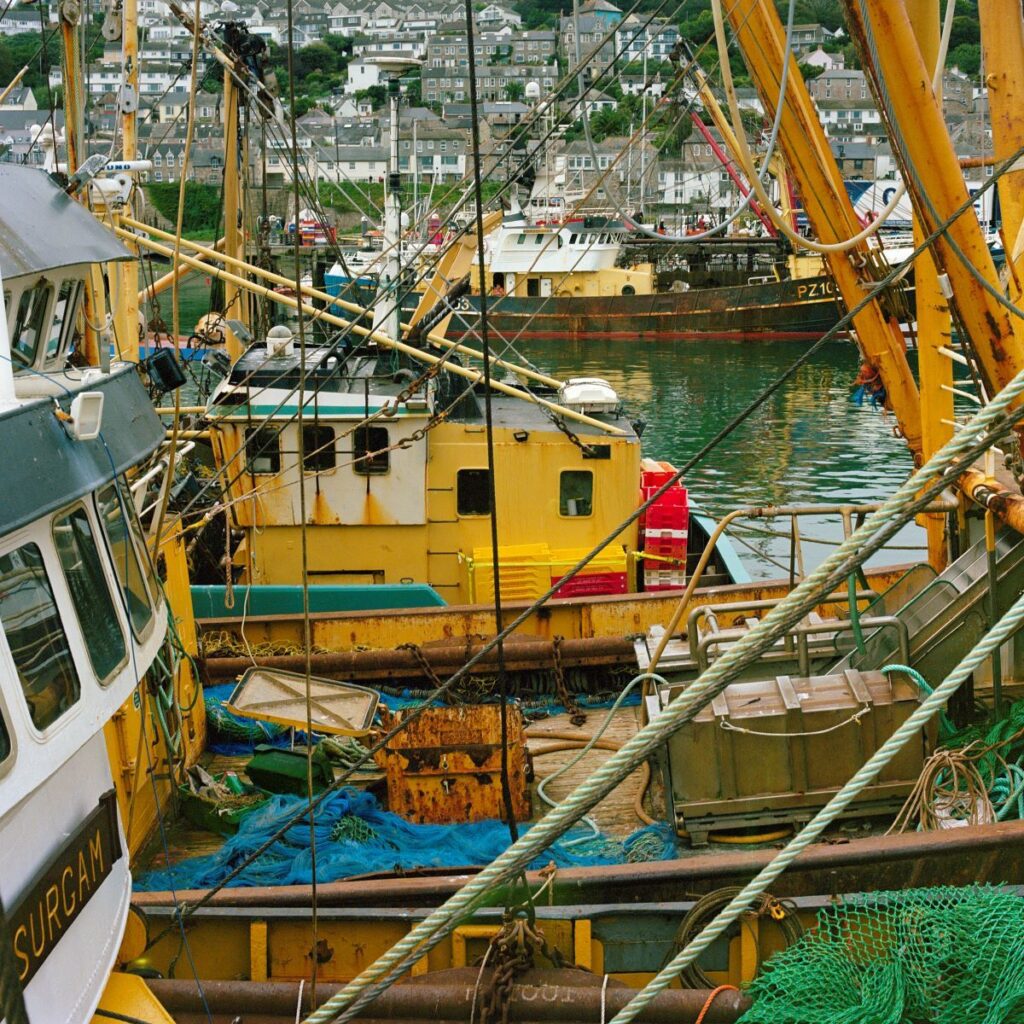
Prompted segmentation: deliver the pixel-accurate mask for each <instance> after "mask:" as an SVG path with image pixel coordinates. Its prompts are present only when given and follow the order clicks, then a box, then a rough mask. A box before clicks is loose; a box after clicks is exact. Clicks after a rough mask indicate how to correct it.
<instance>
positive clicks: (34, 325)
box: [11, 281, 53, 366]
mask: <svg viewBox="0 0 1024 1024" xmlns="http://www.w3.org/2000/svg"><path fill="white" fill-rule="evenodd" d="M52 291H53V289H52V288H51V287H50V286H49V285H48V284H47V283H46V282H45V281H43V282H40V283H39V284H37V285H36V286H35V287H34V288H26V289H25V291H23V292H22V293H21V298H20V299H19V300H18V315H17V317H16V318H15V321H14V333H13V334H12V335H11V357H12V359H13V360H14V363H15V365H16V366H31V365H32V364H33V363H34V362H35V361H36V353H37V352H38V351H39V343H40V340H41V339H42V337H43V333H44V332H45V330H46V312H47V309H48V308H49V305H50V294H51V293H52Z"/></svg>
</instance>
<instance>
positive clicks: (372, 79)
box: [345, 58, 381, 96]
mask: <svg viewBox="0 0 1024 1024" xmlns="http://www.w3.org/2000/svg"><path fill="white" fill-rule="evenodd" d="M380 82H381V78H380V66H379V65H377V64H374V63H372V62H371V61H369V60H366V59H365V58H363V59H360V60H354V61H351V62H350V63H349V66H348V81H347V82H346V83H345V92H346V94H348V95H350V96H351V95H352V94H353V93H357V92H360V91H361V90H363V89H369V88H370V87H371V86H374V85H380Z"/></svg>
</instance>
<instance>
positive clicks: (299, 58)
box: [295, 43, 338, 81]
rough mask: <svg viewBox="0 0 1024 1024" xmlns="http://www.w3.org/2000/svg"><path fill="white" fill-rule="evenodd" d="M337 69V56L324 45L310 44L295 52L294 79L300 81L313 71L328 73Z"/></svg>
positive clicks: (330, 48) (331, 49)
mask: <svg viewBox="0 0 1024 1024" xmlns="http://www.w3.org/2000/svg"><path fill="white" fill-rule="evenodd" d="M337 68H338V55H337V53H336V52H335V51H334V49H333V48H332V47H330V46H328V45H327V44H326V43H310V44H309V46H303V47H302V48H301V49H298V50H296V51H295V77H296V79H297V80H299V81H301V80H302V79H303V78H305V77H306V75H308V74H310V73H312V72H313V71H321V72H324V73H330V72H332V71H336V70H337Z"/></svg>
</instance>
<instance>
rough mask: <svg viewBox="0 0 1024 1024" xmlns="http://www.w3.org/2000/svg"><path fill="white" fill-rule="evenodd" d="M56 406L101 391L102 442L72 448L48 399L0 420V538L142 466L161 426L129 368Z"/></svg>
mask: <svg viewBox="0 0 1024 1024" xmlns="http://www.w3.org/2000/svg"><path fill="white" fill-rule="evenodd" d="M70 390H71V394H70V395H62V396H60V397H59V399H58V404H59V405H60V407H61V409H63V410H64V411H65V412H67V411H68V410H69V409H70V408H71V401H72V399H73V398H74V396H75V394H76V393H77V392H79V391H102V392H103V394H104V395H105V398H104V403H103V430H102V437H100V438H97V439H96V440H95V441H76V440H75V439H74V438H73V437H72V436H71V434H70V433H69V432H68V430H67V429H66V428H65V425H64V423H62V422H61V420H60V419H59V418H58V417H57V414H56V411H55V408H54V403H53V400H52V399H49V398H45V399H38V400H36V401H31V402H27V403H25V404H24V405H20V406H17V407H15V408H12V409H7V410H5V411H3V412H0V536H3V535H5V534H8V533H11V532H12V531H14V530H17V529H18V528H19V527H22V526H24V525H25V524H26V523H30V522H32V521H33V520H35V519H41V518H42V517H43V516H45V515H47V514H49V513H50V512H52V511H53V510H54V509H58V508H60V507H62V506H63V505H66V504H68V503H69V502H71V501H74V500H75V498H80V497H81V496H82V495H83V494H88V493H89V492H90V491H94V490H96V489H97V488H99V487H102V486H103V485H104V484H105V483H107V482H108V481H110V480H111V479H113V477H114V475H115V473H117V474H120V473H123V472H124V471H125V470H126V469H128V468H129V467H131V466H134V465H137V464H138V463H140V462H142V461H143V460H144V459H146V458H148V457H149V455H151V454H152V453H153V452H154V451H155V450H156V448H157V446H158V445H159V444H160V442H161V441H162V440H163V439H164V433H165V432H164V425H163V423H161V422H160V417H159V416H157V414H156V410H155V409H154V408H153V404H152V402H150V400H149V396H148V395H147V394H146V389H145V388H144V387H143V385H142V381H141V380H140V379H139V375H138V372H137V371H136V369H135V368H134V367H133V366H127V367H125V368H124V369H122V370H118V371H116V372H115V373H113V374H111V375H110V376H109V377H104V378H103V379H102V380H98V381H91V382H89V383H88V384H81V383H79V382H75V386H74V387H72V388H71V389H70Z"/></svg>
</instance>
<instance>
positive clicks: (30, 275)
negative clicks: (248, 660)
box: [0, 164, 168, 1024]
mask: <svg viewBox="0 0 1024 1024" xmlns="http://www.w3.org/2000/svg"><path fill="white" fill-rule="evenodd" d="M0 193H2V194H3V195H4V196H9V195H11V194H12V193H14V194H17V195H18V196H19V197H20V198H21V200H22V202H21V203H20V204H9V203H5V204H4V209H3V214H2V216H0V278H2V292H0V294H2V296H3V298H2V301H0V444H2V446H3V449H4V451H5V452H6V453H7V455H6V457H5V463H4V497H3V501H2V502H0V633H2V640H0V926H2V927H0V934H2V941H3V948H2V950H0V963H2V971H0V979H2V980H0V992H2V996H3V997H2V999H0V1012H2V1013H3V1014H4V1019H5V1020H7V1021H9V1022H10V1024H16V1022H29V1021H43V1020H52V1021H58V1020H59V1021H86V1020H89V1019H91V1018H92V1015H93V1011H94V1010H96V1008H97V1006H98V1004H99V1003H100V1002H101V999H102V1000H103V1001H104V1005H105V1006H106V1007H107V1008H109V1009H111V1010H113V1011H115V1012H116V1011H117V1010H118V1009H119V1008H121V1009H123V1008H125V1007H126V1006H127V1005H131V1004H130V1003H129V1004H126V1003H125V1002H123V1001H122V999H123V998H126V997H127V998H130V997H131V993H134V996H135V999H136V1003H135V1005H147V1006H148V1007H149V1008H150V1009H153V1008H154V1007H155V1008H156V1009H159V1007H158V1004H157V1003H156V1001H155V1000H154V999H153V998H152V996H151V995H150V994H149V993H148V992H147V991H146V989H145V987H144V985H143V984H142V982H141V979H139V978H126V979H119V980H117V981H113V982H112V981H111V980H110V979H111V972H112V970H113V969H114V967H115V966H116V964H117V963H118V957H119V950H120V947H121V943H122V938H123V937H124V935H125V931H126V926H127V922H128V919H129V901H130V897H131V873H130V869H129V863H128V846H127V842H126V838H125V823H124V819H123V818H122V816H121V813H120V811H119V809H118V804H117V800H116V797H115V779H114V775H113V772H112V766H111V762H110V760H109V757H108V751H107V744H106V737H105V734H104V729H105V727H106V726H107V725H108V723H110V722H111V721H112V720H114V719H116V718H117V717H118V715H119V714H122V712H121V711H120V709H121V707H122V705H124V704H125V703H129V704H130V703H131V700H132V695H133V694H134V695H135V699H136V700H138V698H139V695H140V692H141V689H142V688H143V687H144V686H145V680H146V678H147V676H149V677H150V678H151V679H152V676H151V672H152V670H153V668H154V665H155V664H156V663H157V662H158V660H159V658H160V651H161V649H162V648H163V647H164V645H165V643H166V640H167V634H168V620H167V615H166V608H165V605H164V602H163V599H162V595H161V589H160V583H159V581H158V579H157V578H156V576H155V575H154V574H153V572H152V570H151V567H150V563H149V560H148V556H147V554H146V551H145V547H144V544H143V542H142V537H141V531H140V527H139V523H138V518H137V516H136V512H135V507H134V504H133V502H132V498H131V492H130V490H129V486H128V483H127V474H134V473H136V472H137V471H139V470H140V468H142V467H146V466H147V464H148V463H149V462H150V459H151V457H152V456H153V454H154V452H155V451H156V450H157V448H158V447H160V445H161V444H162V443H163V440H164V430H163V426H162V424H161V423H160V420H159V418H158V417H157V416H156V414H155V412H154V411H153V407H152V404H151V403H150V401H149V397H148V395H147V393H146V390H145V388H144V387H143V385H142V382H141V380H140V378H139V375H138V373H137V372H136V369H135V367H134V366H131V365H126V364H119V365H114V366H111V367H109V368H107V369H100V368H98V367H95V368H86V369H71V368H68V366H67V356H68V354H69V352H70V351H71V350H72V349H73V347H74V345H75V344H76V336H77V331H78V328H79V324H80V314H81V303H82V300H83V295H84V292H85V289H86V281H87V277H88V274H89V272H90V270H91V269H92V267H93V266H94V265H96V264H98V263H100V262H102V263H105V264H108V265H116V264H117V263H118V262H120V261H123V260H128V259H130V258H131V254H130V253H129V252H128V251H127V250H126V249H124V247H123V246H121V245H120V244H119V243H118V242H117V240H116V239H115V238H114V237H113V236H112V235H111V234H110V233H109V232H108V231H107V230H106V229H104V228H103V227H101V226H100V225H99V224H98V223H97V222H96V220H95V219H94V218H93V216H92V215H91V214H90V213H89V212H88V211H87V210H86V209H85V208H84V207H83V206H81V205H80V204H78V203H77V202H75V201H74V200H73V199H71V198H69V197H68V196H67V195H66V194H65V193H64V192H63V191H62V190H61V189H60V188H58V187H57V186H56V185H55V184H54V183H53V182H52V181H51V180H50V179H49V177H48V176H47V175H45V174H43V173H41V172H40V171H38V170H35V169H30V168H26V167H16V166H13V165H10V164H4V165H2V166H0ZM79 340H80V339H79ZM16 452H18V453H22V454H21V455H20V456H19V457H15V456H14V454H13V453H16ZM108 985H110V986H111V989H110V991H109V992H107V991H106V990H107V986H108ZM114 989H117V990H118V991H117V993H115V991H114ZM140 999H141V1002H139V1001H138V1000H140ZM151 1019H153V1020H156V1019H159V1018H155V1017H153V1018H151ZM164 1019H166V1018H164Z"/></svg>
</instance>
